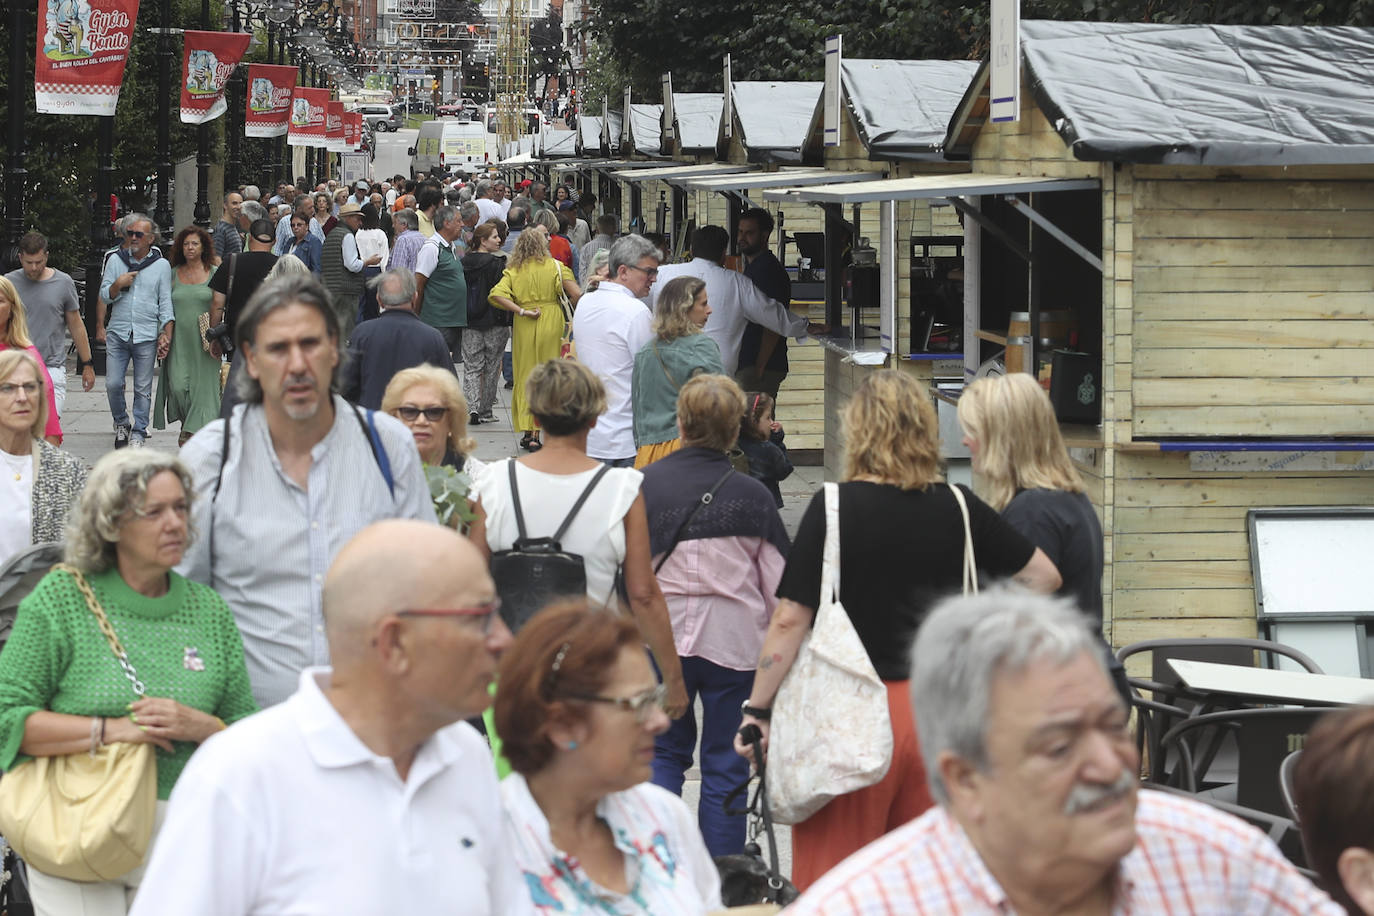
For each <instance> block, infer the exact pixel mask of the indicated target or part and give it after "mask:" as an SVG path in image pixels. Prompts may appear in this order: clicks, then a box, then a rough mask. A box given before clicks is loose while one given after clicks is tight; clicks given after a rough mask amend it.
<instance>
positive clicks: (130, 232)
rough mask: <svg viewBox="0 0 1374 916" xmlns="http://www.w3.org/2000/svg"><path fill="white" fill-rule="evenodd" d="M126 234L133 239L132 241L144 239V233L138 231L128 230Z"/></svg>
mask: <svg viewBox="0 0 1374 916" xmlns="http://www.w3.org/2000/svg"><path fill="white" fill-rule="evenodd" d="M124 234H125V235H126V236H128V237H129V238H131V239H141V238H143V233H142V232H139V231H138V230H137V229H128V230H126V231H125V232H124Z"/></svg>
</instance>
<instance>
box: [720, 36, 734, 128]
mask: <svg viewBox="0 0 1374 916" xmlns="http://www.w3.org/2000/svg"><path fill="white" fill-rule="evenodd" d="M730 85H731V83H730V55H729V54H727V55H725V113H724V114H722V115H721V118H720V123H721V126H722V127H724V128H725V139H727V140H729V139H730V138H731V137H732V136H734V133H735V98H734V96H733V95H732V94H731V91H730Z"/></svg>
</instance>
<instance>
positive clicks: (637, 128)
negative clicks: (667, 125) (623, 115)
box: [621, 103, 663, 156]
mask: <svg viewBox="0 0 1374 916" xmlns="http://www.w3.org/2000/svg"><path fill="white" fill-rule="evenodd" d="M621 133H622V135H623V134H624V128H623V127H622V128H621ZM629 140H630V149H631V150H633V151H634V152H636V153H640V154H641V155H644V156H662V155H663V149H662V147H663V106H662V105H641V104H638V103H636V104H633V105H631V106H630V124H629ZM622 148H623V144H622Z"/></svg>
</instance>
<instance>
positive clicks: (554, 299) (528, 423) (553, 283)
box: [487, 226, 582, 452]
mask: <svg viewBox="0 0 1374 916" xmlns="http://www.w3.org/2000/svg"><path fill="white" fill-rule="evenodd" d="M560 287H561V288H562V291H563V292H566V293H567V294H568V298H569V299H570V300H571V301H572V304H573V305H574V306H575V305H577V300H578V299H580V298H581V297H582V290H581V288H579V287H578V285H577V280H576V278H575V277H574V276H573V272H572V271H571V270H569V269H568V268H566V267H564V266H563V265H562V264H561V263H560V262H559V261H557V260H555V259H554V258H553V257H552V256H551V255H550V254H549V235H548V232H547V231H546V230H545V229H544V228H543V227H542V226H534V227H531V228H529V229H526V230H525V231H524V232H522V233H521V234H520V238H519V239H518V240H517V241H516V243H515V250H514V251H512V252H511V255H510V264H509V266H508V267H506V271H505V273H504V274H502V276H501V282H499V283H497V284H496V286H495V287H493V288H492V291H491V295H490V296H488V297H487V301H488V302H490V303H491V304H492V305H494V306H496V307H497V308H501V309H505V310H506V311H508V312H512V313H514V316H515V317H514V319H513V327H512V329H511V363H512V366H513V370H514V376H515V397H514V399H513V403H512V404H511V416H512V422H513V423H514V425H515V428H516V429H517V430H519V431H520V432H522V433H524V436H522V437H521V439H520V447H521V448H523V449H525V450H526V451H530V452H535V451H538V450H539V449H540V448H542V447H543V444H542V443H541V442H540V441H539V430H538V428H537V427H536V426H535V422H534V416H533V415H531V414H530V408H529V402H528V401H527V400H526V398H525V380H526V379H527V378H529V374H530V372H532V371H533V370H534V367H535V366H537V365H539V364H540V363H543V362H547V361H548V360H551V359H557V358H558V354H559V347H560V345H561V344H562V342H563V331H564V328H565V326H566V322H567V320H568V319H570V318H571V317H572V316H571V315H569V316H567V317H566V318H565V317H564V315H563V309H562V307H561V306H560V305H559V302H558V294H559V289H560Z"/></svg>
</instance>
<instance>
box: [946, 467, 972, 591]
mask: <svg viewBox="0 0 1374 916" xmlns="http://www.w3.org/2000/svg"><path fill="white" fill-rule="evenodd" d="M949 489H950V492H952V493H953V494H954V501H955V502H957V503H958V504H959V514H960V515H962V516H963V517H964V563H963V566H964V568H963V587H964V594H965V595H976V594H978V564H977V562H976V561H975V559H974V556H973V527H972V526H971V525H970V524H969V520H968V503H967V502H965V500H964V493H963V491H962V490H960V489H959V488H958V487H957V486H955V485H954V484H950V485H949Z"/></svg>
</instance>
